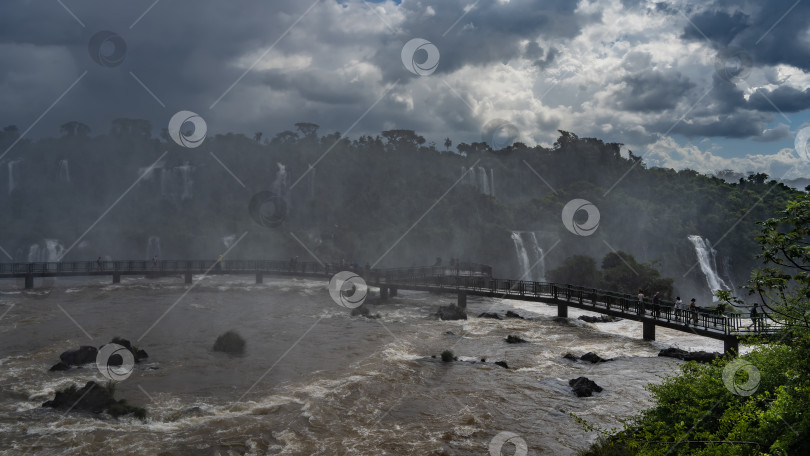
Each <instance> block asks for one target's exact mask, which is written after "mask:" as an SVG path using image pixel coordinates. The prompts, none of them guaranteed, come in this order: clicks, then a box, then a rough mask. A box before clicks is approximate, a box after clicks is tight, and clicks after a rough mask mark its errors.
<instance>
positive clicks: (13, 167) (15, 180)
mask: <svg viewBox="0 0 810 456" xmlns="http://www.w3.org/2000/svg"><path fill="white" fill-rule="evenodd" d="M21 161H22V160H11V161H10V162H8V194H9V195H11V193H12V192H13V191H14V190H16V189H17V187H19V185H20V181H19V176H18V171H17V167H18V165H19V164H20V162H21Z"/></svg>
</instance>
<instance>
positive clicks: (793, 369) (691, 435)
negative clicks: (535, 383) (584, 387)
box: [582, 337, 810, 456]
mask: <svg viewBox="0 0 810 456" xmlns="http://www.w3.org/2000/svg"><path fill="white" fill-rule="evenodd" d="M808 348H810V337H805V338H804V339H803V340H802V341H801V343H800V344H793V345H792V346H786V345H771V346H765V345H763V346H761V347H759V348H757V349H756V350H754V351H753V352H752V353H750V354H748V355H745V356H742V357H741V358H739V360H737V361H734V360H732V359H729V358H724V359H722V360H719V361H717V362H716V363H714V364H711V365H705V364H697V363H694V362H690V363H686V364H684V365H683V366H681V372H680V375H676V376H672V377H669V378H667V379H666V380H665V381H664V382H663V383H662V384H660V385H651V386H649V390H650V392H651V393H652V397H653V400H654V401H655V406H654V407H652V408H651V409H649V410H646V411H644V412H642V413H641V414H640V415H639V416H638V417H636V418H634V419H632V420H631V421H629V422H628V423H627V425H626V428H625V430H624V431H623V432H622V433H619V434H616V435H613V436H608V435H607V434H605V435H603V436H602V437H601V438H600V439H599V441H598V442H597V444H596V445H594V447H593V448H591V449H590V450H588V451H587V452H583V453H582V454H583V455H594V456H597V455H625V454H627V455H630V454H632V455H661V454H670V455H718V456H719V455H794V454H810V441H808V437H810V414H808V411H810V381H808V373H810V372H808V371H809V370H810V363H808V360H807V356H806V353H807V350H808ZM748 363H750V365H749V364H748ZM738 366H741V368H739V369H735V367H738ZM724 369H725V370H726V372H727V373H731V372H733V371H734V370H736V375H735V376H734V378H733V381H734V383H733V385H737V387H740V386H744V385H746V384H747V383H748V382H749V380H750V383H748V384H756V374H757V373H758V374H759V377H760V378H759V383H758V386H757V387H756V388H755V392H754V393H753V394H751V395H750V396H744V395H738V394H734V393H733V392H732V389H733V388H734V386H732V389H730V388H728V387H726V385H725V384H724V381H723V373H724ZM749 373H750V375H752V378H750V379H749V377H748V376H749ZM728 380H729V381H730V379H728Z"/></svg>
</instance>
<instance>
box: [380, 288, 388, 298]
mask: <svg viewBox="0 0 810 456" xmlns="http://www.w3.org/2000/svg"><path fill="white" fill-rule="evenodd" d="M387 300H388V287H380V301H387Z"/></svg>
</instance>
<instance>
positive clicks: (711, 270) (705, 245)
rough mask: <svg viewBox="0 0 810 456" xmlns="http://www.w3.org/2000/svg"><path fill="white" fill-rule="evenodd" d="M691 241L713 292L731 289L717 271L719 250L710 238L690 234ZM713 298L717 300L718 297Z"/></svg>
mask: <svg viewBox="0 0 810 456" xmlns="http://www.w3.org/2000/svg"><path fill="white" fill-rule="evenodd" d="M689 241H690V242H691V243H692V245H694V246H695V253H696V254H697V258H698V263H699V264H700V270H701V271H702V272H703V275H704V276H706V283H707V284H708V285H709V290H711V292H712V293H714V292H716V291H718V290H729V289H730V287H729V286H728V285H727V284H726V282H724V281H723V279H721V278H720V275H719V274H718V273H717V260H716V257H717V250H715V249H713V248H712V245H711V243H709V240H708V239H704V238H702V237H700V236H698V235H695V234H693V235H690V236H689ZM712 300H714V301H717V298H716V297H712Z"/></svg>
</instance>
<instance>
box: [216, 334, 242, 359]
mask: <svg viewBox="0 0 810 456" xmlns="http://www.w3.org/2000/svg"><path fill="white" fill-rule="evenodd" d="M214 351H220V352H223V353H228V354H230V355H241V354H242V353H244V352H245V339H242V336H240V335H239V334H237V333H236V331H228V332H226V333H224V334H222V335H221V336H219V337H217V340H216V342H214Z"/></svg>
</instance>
